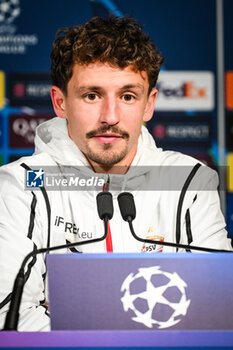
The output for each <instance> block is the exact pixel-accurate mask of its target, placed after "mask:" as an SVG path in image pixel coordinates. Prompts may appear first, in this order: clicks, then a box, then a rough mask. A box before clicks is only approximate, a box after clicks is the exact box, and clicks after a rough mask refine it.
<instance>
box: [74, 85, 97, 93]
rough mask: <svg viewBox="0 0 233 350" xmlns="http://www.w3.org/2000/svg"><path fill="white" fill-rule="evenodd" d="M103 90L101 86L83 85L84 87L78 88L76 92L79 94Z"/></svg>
mask: <svg viewBox="0 0 233 350" xmlns="http://www.w3.org/2000/svg"><path fill="white" fill-rule="evenodd" d="M101 90H103V88H101V86H96V85H83V86H77V87H75V91H76V92H78V93H83V92H87V91H101Z"/></svg>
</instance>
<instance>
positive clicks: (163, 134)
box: [152, 116, 212, 147]
mask: <svg viewBox="0 0 233 350" xmlns="http://www.w3.org/2000/svg"><path fill="white" fill-rule="evenodd" d="M152 134H153V136H154V138H155V140H156V141H157V144H158V145H159V146H164V147H171V146H174V147H187V146H189V147H192V146H195V147H209V146H210V145H211V136H212V119H211V116H203V117H200V116H198V117H186V116H175V117H172V116H161V117H158V116H156V118H155V119H154V123H153V124H152Z"/></svg>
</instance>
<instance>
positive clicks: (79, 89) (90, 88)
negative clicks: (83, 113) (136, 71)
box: [75, 83, 144, 94]
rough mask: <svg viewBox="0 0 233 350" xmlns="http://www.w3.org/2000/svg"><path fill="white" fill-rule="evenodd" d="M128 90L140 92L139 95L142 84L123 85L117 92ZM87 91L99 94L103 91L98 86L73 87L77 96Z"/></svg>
mask: <svg viewBox="0 0 233 350" xmlns="http://www.w3.org/2000/svg"><path fill="white" fill-rule="evenodd" d="M129 89H135V90H140V93H143V92H144V86H143V85H142V84H139V83H137V84H126V85H123V86H122V87H120V88H119V91H126V90H129ZM88 91H97V92H101V91H104V88H103V87H101V86H98V85H82V86H77V87H75V92H76V93H78V94H82V93H84V92H88Z"/></svg>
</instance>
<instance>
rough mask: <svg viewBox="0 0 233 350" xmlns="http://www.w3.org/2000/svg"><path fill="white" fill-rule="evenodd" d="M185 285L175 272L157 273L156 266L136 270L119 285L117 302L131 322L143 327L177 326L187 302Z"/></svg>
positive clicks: (184, 312)
mask: <svg viewBox="0 0 233 350" xmlns="http://www.w3.org/2000/svg"><path fill="white" fill-rule="evenodd" d="M186 288H187V284H186V283H185V281H184V280H183V279H182V278H181V277H180V276H179V275H178V274H177V273H176V272H174V273H170V272H165V271H162V270H160V266H151V267H143V268H139V269H138V272H137V273H136V274H133V273H130V274H129V275H128V276H127V277H126V278H125V280H124V281H123V283H122V286H121V292H124V295H123V297H122V298H121V302H122V304H123V309H124V311H125V312H129V311H130V312H129V317H131V319H132V321H134V322H138V323H141V324H143V325H144V326H146V327H147V328H153V327H156V328H159V329H163V328H168V327H172V326H174V325H175V324H177V323H179V322H180V321H181V320H182V318H183V316H185V315H186V314H187V311H188V307H189V305H190V302H191V301H190V300H188V298H187V295H186Z"/></svg>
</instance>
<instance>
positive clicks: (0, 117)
mask: <svg viewBox="0 0 233 350" xmlns="http://www.w3.org/2000/svg"><path fill="white" fill-rule="evenodd" d="M2 145H3V130H2V116H1V115H0V147H2Z"/></svg>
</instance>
